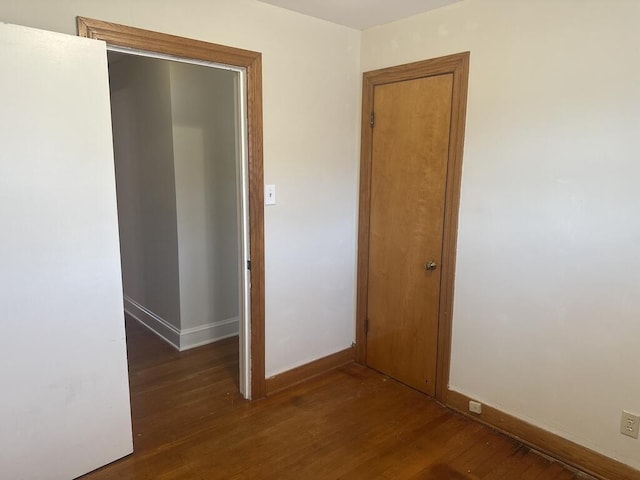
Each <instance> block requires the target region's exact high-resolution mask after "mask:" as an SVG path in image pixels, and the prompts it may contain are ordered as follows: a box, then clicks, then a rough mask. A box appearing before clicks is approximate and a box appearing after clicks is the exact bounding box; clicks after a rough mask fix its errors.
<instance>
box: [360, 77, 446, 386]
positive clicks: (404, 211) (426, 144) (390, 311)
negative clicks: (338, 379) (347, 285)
mask: <svg viewBox="0 0 640 480" xmlns="http://www.w3.org/2000/svg"><path fill="white" fill-rule="evenodd" d="M452 91H453V74H443V75H435V76H428V77H423V78H417V79H412V80H405V81H399V82H395V83H388V84H383V85H378V86H376V87H375V89H374V98H373V103H374V113H375V124H374V128H373V137H372V147H371V197H370V217H369V258H368V264H369V269H368V295H367V326H368V332H367V350H366V363H367V365H369V366H371V367H372V368H375V369H376V370H379V371H381V372H383V373H385V374H387V375H390V376H392V377H394V378H396V379H397V380H400V381H401V382H403V383H405V384H407V385H409V386H411V387H413V388H416V389H418V390H420V391H423V392H425V393H427V394H428V395H432V396H434V395H435V387H436V382H435V379H436V367H437V350H438V318H439V303H440V281H441V273H440V272H441V263H442V256H443V233H444V219H445V200H446V186H447V164H448V158H449V133H450V125H451V110H452ZM430 262H433V263H435V268H432V269H426V268H425V265H426V264H428V263H430Z"/></svg>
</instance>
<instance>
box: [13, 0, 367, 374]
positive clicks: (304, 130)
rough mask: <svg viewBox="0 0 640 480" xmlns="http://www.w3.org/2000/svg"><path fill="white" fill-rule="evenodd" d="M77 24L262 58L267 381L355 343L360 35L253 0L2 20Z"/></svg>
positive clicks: (22, 12) (123, 4)
mask: <svg viewBox="0 0 640 480" xmlns="http://www.w3.org/2000/svg"><path fill="white" fill-rule="evenodd" d="M77 15H82V16H87V17H93V18H98V19H102V20H107V21H112V22H116V23H121V24H125V25H131V26H135V27H141V28H146V29H150V30H157V31H161V32H166V33H170V34H174V35H182V36H186V37H191V38H196V39H199V40H204V41H210V42H215V43H220V44H223V45H231V46H234V47H240V48H246V49H249V50H255V51H259V52H262V54H263V58H262V60H263V105H264V169H265V181H266V183H273V184H276V185H277V189H278V192H277V193H278V205H276V206H272V207H268V208H266V209H265V248H266V253H265V255H266V279H265V280H266V374H267V376H270V375H274V374H276V373H279V372H282V371H285V370H288V369H290V368H293V367H295V366H297V365H300V364H304V363H307V362H309V361H312V360H314V359H316V358H319V357H322V356H325V355H328V354H331V353H334V352H336V351H339V350H342V349H344V348H347V347H348V346H349V345H350V344H351V341H352V340H354V336H355V333H354V317H355V245H356V223H357V220H356V203H357V191H358V189H357V187H358V181H357V165H358V156H357V151H358V144H359V132H358V118H359V105H360V82H361V80H360V69H359V62H360V32H359V31H357V30H352V29H349V28H346V27H342V26H338V25H334V24H331V23H329V22H325V21H322V20H317V19H313V18H311V17H307V16H305V15H301V14H297V13H294V12H290V11H287V10H283V9H280V8H277V7H274V6H270V5H266V4H263V3H259V2H257V1H255V0H185V1H181V2H175V1H172V0H158V1H156V2H153V4H151V3H149V2H131V1H130V0H112V1H109V2H104V1H101V0H85V1H83V2H77V1H76V0H58V1H56V2H42V1H40V0H22V1H20V2H4V3H2V4H0V19H2V20H3V21H7V22H12V23H17V24H22V25H28V26H32V27H37V28H42V29H46V30H53V31H58V32H64V33H69V34H75V32H76V27H75V17H76V16H77Z"/></svg>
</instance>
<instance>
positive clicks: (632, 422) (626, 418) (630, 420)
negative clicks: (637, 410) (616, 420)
mask: <svg viewBox="0 0 640 480" xmlns="http://www.w3.org/2000/svg"><path fill="white" fill-rule="evenodd" d="M639 428H640V416H638V415H634V414H633V413H630V412H627V411H626V410H623V411H622V419H621V421H620V433H621V434H623V435H627V436H628V437H631V438H636V439H637V438H638V431H639Z"/></svg>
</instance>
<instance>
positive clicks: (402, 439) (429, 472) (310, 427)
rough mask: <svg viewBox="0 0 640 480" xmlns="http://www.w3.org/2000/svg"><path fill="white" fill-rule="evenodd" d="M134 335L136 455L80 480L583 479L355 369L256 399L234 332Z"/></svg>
mask: <svg viewBox="0 0 640 480" xmlns="http://www.w3.org/2000/svg"><path fill="white" fill-rule="evenodd" d="M127 337H128V348H129V370H130V383H131V407H132V413H133V432H134V444H135V453H134V454H133V455H131V456H129V457H127V458H124V459H122V460H120V461H118V462H115V463H113V464H111V465H108V466H107V467H104V468H102V469H100V470H97V471H95V472H93V473H91V474H89V475H85V476H84V477H82V479H83V480H116V479H117V480H123V479H153V480H160V479H162V480H171V479H185V480H187V479H188V480H211V479H232V480H244V479H296V480H302V479H304V480H306V479H339V478H341V479H367V480H370V479H432V480H477V479H486V480H509V479H519V480H534V479H535V480H551V479H557V480H564V479H566V480H569V479H576V478H585V477H583V476H578V475H577V474H575V473H574V472H571V471H569V470H567V469H565V468H563V467H562V465H560V464H558V463H556V462H552V461H550V460H548V459H546V458H544V457H542V456H539V455H537V454H535V453H534V452H532V451H530V450H529V449H528V448H526V447H524V446H522V445H520V444H518V443H517V442H515V441H513V440H511V439H509V438H507V437H505V436H503V435H500V434H498V433H495V432H493V431H492V430H490V429H489V428H486V427H484V426H482V425H480V424H478V423H476V422H474V421H472V420H470V419H467V418H465V417H463V416H461V415H459V414H456V413H453V412H450V411H448V410H447V409H445V408H443V407H441V406H440V405H438V404H437V403H435V402H434V401H432V400H430V399H429V398H428V397H426V396H424V395H422V394H420V393H418V392H416V391H414V390H412V389H410V388H407V387H405V386H403V385H401V384H399V383H397V382H395V381H393V380H391V379H388V378H386V377H384V376H382V375H380V374H379V373H376V372H374V371H372V370H369V369H367V368H364V367H362V366H359V365H356V364H352V365H348V366H345V367H342V368H340V369H338V370H335V371H333V372H330V373H327V374H324V375H321V376H319V377H316V378H315V379H313V380H311V381H308V382H305V383H302V384H300V385H297V386H295V387H293V388H291V389H289V390H286V391H284V392H281V393H279V394H276V395H273V396H271V397H269V398H267V399H265V400H260V401H256V402H253V403H251V402H248V401H246V400H244V399H243V398H242V397H241V395H240V394H239V392H238V386H237V378H238V373H237V371H238V345H237V339H236V338H234V339H228V340H224V341H221V342H218V343H216V344H213V345H208V346H205V347H200V348H197V349H194V350H190V351H188V352H183V353H178V352H176V351H175V350H174V349H172V348H171V347H170V346H168V345H167V344H165V343H164V342H163V341H162V340H160V339H158V338H157V337H155V336H154V335H153V334H152V333H150V332H149V331H147V330H146V329H145V328H144V327H142V326H140V325H139V324H137V323H136V322H132V321H129V322H128V323H127Z"/></svg>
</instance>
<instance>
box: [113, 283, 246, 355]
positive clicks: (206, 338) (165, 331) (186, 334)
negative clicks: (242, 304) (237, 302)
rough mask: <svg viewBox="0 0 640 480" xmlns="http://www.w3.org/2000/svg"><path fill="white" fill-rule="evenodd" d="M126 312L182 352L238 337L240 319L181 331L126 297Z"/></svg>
mask: <svg viewBox="0 0 640 480" xmlns="http://www.w3.org/2000/svg"><path fill="white" fill-rule="evenodd" d="M124 310H125V312H127V314H128V315H129V316H131V317H132V318H134V319H136V320H137V321H138V322H140V323H141V324H143V325H144V326H145V327H147V328H148V329H149V330H151V331H152V332H153V333H155V334H156V335H158V336H159V337H160V338H162V339H163V340H165V341H166V342H167V343H169V344H170V345H171V346H172V347H174V348H175V349H177V350H180V351H181V352H182V351H184V350H189V349H191V348H196V347H200V346H202V345H206V344H208V343H213V342H217V341H218V340H222V339H224V338H229V337H233V336H236V335H238V333H239V331H240V319H239V318H238V317H234V318H228V319H226V320H220V321H218V322H212V323H208V324H206V325H200V326H198V327H194V328H186V329H184V330H180V329H178V328H176V327H174V326H173V325H171V324H170V323H169V322H167V321H166V320H165V319H163V318H162V317H160V316H159V315H156V314H155V313H153V312H152V311H151V310H149V309H147V308H145V307H144V306H143V305H141V304H139V303H138V302H136V301H135V300H133V299H131V298H129V297H127V296H126V295H125V297H124Z"/></svg>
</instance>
